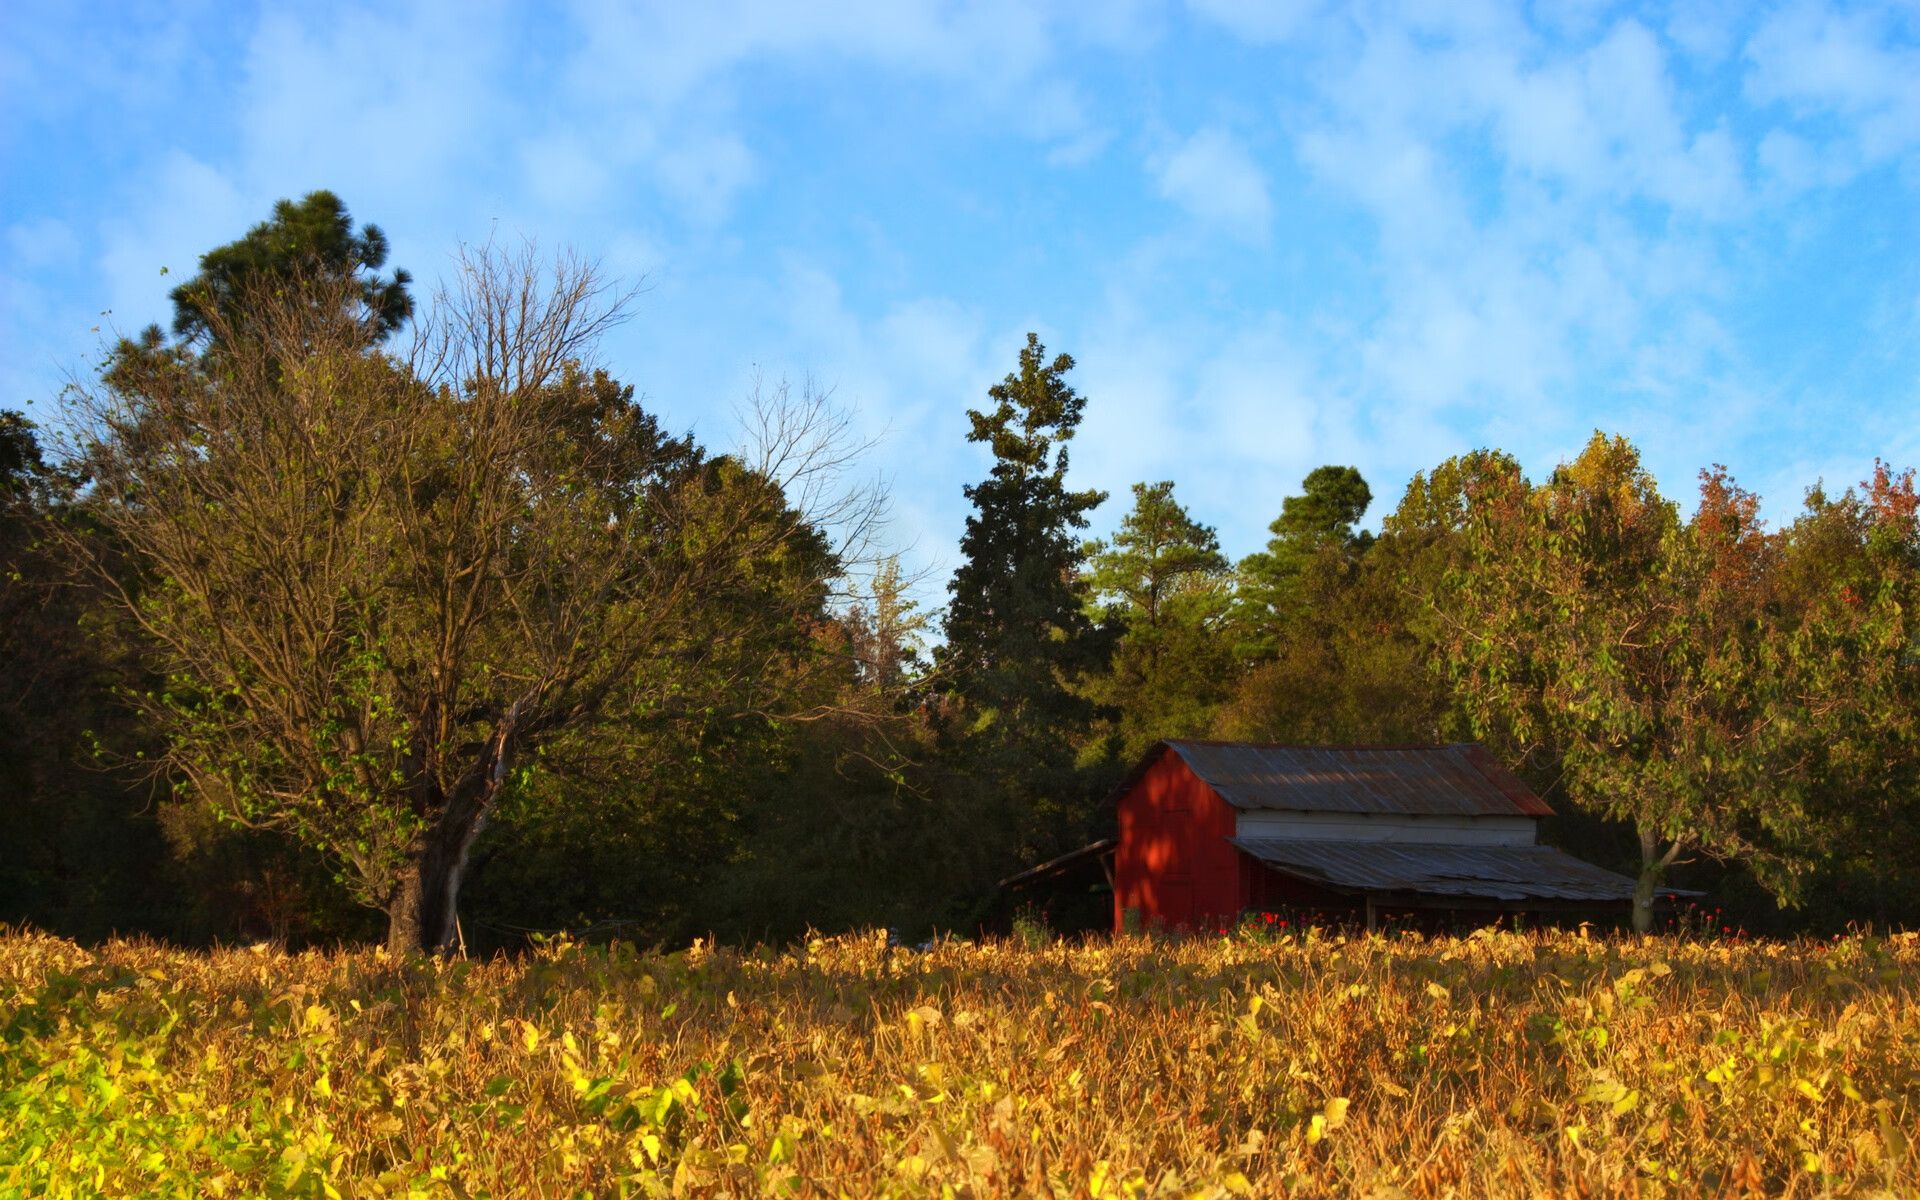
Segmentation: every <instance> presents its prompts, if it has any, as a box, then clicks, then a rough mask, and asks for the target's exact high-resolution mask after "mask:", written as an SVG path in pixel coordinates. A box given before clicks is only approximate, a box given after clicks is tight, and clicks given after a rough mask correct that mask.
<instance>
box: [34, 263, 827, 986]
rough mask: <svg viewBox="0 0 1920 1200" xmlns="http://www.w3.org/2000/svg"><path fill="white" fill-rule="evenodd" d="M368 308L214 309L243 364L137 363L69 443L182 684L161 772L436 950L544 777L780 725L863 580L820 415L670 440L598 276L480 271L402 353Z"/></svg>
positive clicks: (90, 401)
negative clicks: (629, 746) (655, 742)
mask: <svg viewBox="0 0 1920 1200" xmlns="http://www.w3.org/2000/svg"><path fill="white" fill-rule="evenodd" d="M364 288H365V281H364V280H363V279H362V278H361V277H360V276H359V275H358V274H357V273H354V272H347V273H337V272H336V273H321V274H318V275H306V276H301V277H297V278H294V279H291V280H289V279H286V278H283V277H280V276H277V275H267V276H261V277H258V278H247V277H241V278H239V279H237V280H236V281H234V282H233V283H232V285H231V292H230V295H229V296H228V297H227V299H225V300H223V302H222V303H220V304H216V305H207V306H204V307H202V308H200V309H198V310H197V311H199V312H200V314H201V319H202V320H204V322H205V332H204V335H203V336H204V344H205V345H208V346H211V347H213V348H215V350H216V352H214V353H195V352H194V350H195V346H194V345H188V346H185V347H176V348H172V350H171V352H169V353H167V354H147V355H140V356H129V357H123V358H122V359H121V361H120V362H119V363H117V364H116V365H115V367H114V369H113V370H111V371H109V372H108V374H107V376H106V377H105V378H104V379H103V381H102V383H101V384H100V385H99V386H98V387H96V388H92V389H86V390H82V391H79V392H77V393H75V394H74V395H73V396H72V397H71V399H70V409H69V415H70V418H71V421H72V424H73V425H74V427H75V430H76V436H77V438H78V446H77V450H78V451H79V453H80V456H81V458H82V460H83V461H84V463H85V466H86V468H87V470H88V471H89V472H90V473H91V475H92V478H93V485H92V491H91V493H90V496H89V512H90V514H91V515H92V517H93V519H95V520H97V521H99V522H100V523H101V524H102V525H103V526H104V527H106V528H107V529H108V530H110V531H111V532H112V534H113V535H114V538H115V539H116V541H117V544H119V545H120V546H122V547H124V549H125V552H126V553H127V554H129V555H130V556H131V558H132V560H133V561H134V562H136V563H137V564H139V566H140V569H141V572H142V578H141V581H140V584H139V586H137V587H135V586H128V585H125V584H118V585H116V586H118V587H119V595H120V598H121V601H122V603H123V606H124V609H125V611H126V612H127V614H128V615H129V617H130V618H131V619H132V620H133V621H134V622H136V623H137V625H138V627H139V629H140V630H141V631H142V633H143V634H144V636H145V637H146V638H147V639H148V641H149V643H150V645H151V647H152V661H153V663H154V666H155V668H156V670H157V671H158V672H159V673H160V675H161V677H162V678H164V680H165V684H164V686H162V687H159V688H156V689H154V690H152V691H151V692H149V693H147V694H144V695H142V696H141V697H139V701H140V703H141V705H142V707H143V709H144V712H145V714H146V716H147V717H148V719H150V720H152V721H153V722H155V723H156V725H157V726H158V727H159V728H161V729H163V730H165V732H166V735H167V749H166V753H165V754H164V756H163V759H162V762H161V767H162V768H163V769H164V770H165V771H166V772H167V773H168V774H169V775H170V776H172V777H173V778H175V779H176V780H178V781H179V783H180V784H181V785H182V786H183V787H184V788H185V789H188V790H190V791H191V792H192V793H193V794H195V795H197V796H199V797H201V798H202V799H203V800H205V801H206V802H207V803H210V804H212V805H214V806H216V807H217V808H218V809H219V810H220V811H222V812H223V813H225V814H226V815H227V816H228V817H229V818H231V819H232V820H234V821H236V822H240V823H244V824H249V825H263V826H273V827H279V828H284V829H286V830H289V831H290V832H291V833H292V834H293V835H294V836H295V837H297V838H298V839H300V840H301V841H302V842H303V843H305V844H307V845H309V846H312V847H314V848H316V849H319V850H321V851H324V852H325V853H326V854H328V855H329V856H331V857H332V858H333V859H334V860H335V861H336V862H338V863H339V864H340V865H341V868H342V870H343V872H344V874H345V876H346V878H347V880H348V882H349V883H350V885H351V886H352V887H353V889H354V891H355V893H356V894H357V895H358V896H359V898H360V899H362V900H363V901H364V902H366V903H368V904H370V905H373V906H375V907H378V908H379V909H381V910H382V911H384V912H385V914H386V915H387V919H388V931H389V932H388V943H389V945H390V946H391V947H392V948H393V949H394V950H396V951H414V950H418V949H428V950H434V949H439V948H442V947H445V946H446V945H448V944H449V942H450V940H451V939H452V938H453V936H454V931H455V925H454V922H455V912H456V905H457V903H458V898H459V894H460V887H461V884H462V881H463V878H464V875H465V872H466V869H467V865H468V856H469V853H470V851H471V849H472V847H473V844H474V841H475V839H476V838H477V837H478V836H479V834H480V833H481V831H482V830H483V829H484V828H485V827H486V826H487V824H488V823H489V821H490V820H492V819H493V818H494V817H495V815H496V814H497V813H498V812H500V810H501V809H502V807H503V806H504V805H506V804H508V803H509V802H512V801H515V800H516V799H517V798H522V797H526V796H530V795H539V794H540V791H539V784H540V780H541V778H542V773H543V771H546V770H548V769H550V766H549V764H554V763H557V762H558V761H560V760H563V759H566V758H569V757H573V756H577V755H587V754H591V753H594V752H596V751H599V750H600V749H601V748H603V747H605V746H606V745H608V744H610V743H611V744H618V743H619V742H620V740H621V739H622V737H623V736H625V735H631V734H632V733H633V732H634V731H645V730H650V729H657V728H659V727H660V726H661V725H662V724H663V723H667V722H673V721H678V720H688V719H700V718H704V717H709V716H711V715H712V714H731V713H741V714H758V715H761V716H777V715H779V714H781V713H782V712H783V711H784V706H785V704H786V703H787V701H788V699H789V697H788V696H787V695H784V694H780V693H778V692H776V691H774V690H773V683H774V681H778V680H783V679H786V678H789V677H790V673H791V669H792V668H794V667H795V666H796V664H804V663H805V662H806V661H808V660H809V656H810V655H811V654H812V646H811V642H810V639H809V638H808V636H807V630H808V628H809V625H810V622H812V621H814V620H816V619H818V618H819V617H821V616H822V615H823V609H824V602H825V596H826V582H825V581H826V580H827V579H828V578H829V577H830V576H831V575H833V574H834V573H835V572H836V571H837V570H838V564H837V562H836V556H835V554H834V552H833V548H832V547H831V546H830V545H829V544H828V543H827V540H826V538H825V536H824V535H823V534H822V532H821V524H820V522H821V521H823V520H829V519H830V518H831V517H832V516H834V515H836V514H831V513H827V514H823V513H821V512H818V511H816V512H812V513H807V512H801V511H798V510H797V509H796V508H795V507H794V505H793V504H792V503H791V502H790V500H789V497H790V496H792V495H796V494H809V495H823V494H825V493H824V492H823V491H822V489H821V488H820V487H818V486H817V485H818V484H819V482H820V476H821V474H822V472H823V470H827V469H828V468H829V467H830V466H831V465H833V464H837V463H838V462H839V457H838V455H837V454H836V453H835V452H834V451H832V450H831V449H828V448H823V445H822V443H821V442H820V441H819V439H818V437H817V436H816V435H817V434H818V433H819V428H818V425H817V423H814V422H810V421H809V419H808V415H807V413H806V412H802V413H801V414H800V415H799V416H797V417H791V418H789V417H783V418H781V419H780V420H776V421H774V422H772V423H771V425H770V427H771V428H773V429H775V430H776V431H778V432H779V434H780V436H778V437H775V438H773V439H771V440H769V441H766V442H765V443H763V444H764V445H765V446H766V447H767V449H766V451H765V453H764V454H761V455H759V456H754V455H751V454H744V455H730V456H722V457H709V456H708V455H707V454H705V453H704V452H703V451H702V450H701V449H700V448H699V447H697V446H695V445H694V444H693V443H692V442H691V441H690V440H689V439H687V438H682V437H674V436H671V435H669V434H667V433H666V432H665V431H664V430H662V428H661V427H660V425H659V423H658V421H657V420H656V419H655V418H654V417H653V416H652V415H651V414H649V413H647V412H646V411H645V410H643V409H642V408H641V407H640V406H639V405H638V404H636V403H635V401H634V398H633V392H632V389H631V388H629V387H626V386H624V385H622V384H620V383H618V382H616V381H615V380H614V379H613V378H611V377H610V376H609V375H607V374H606V373H605V372H604V371H601V370H599V369H596V368H595V367H594V366H593V365H592V355H593V352H594V348H595V345H596V342H597V339H598V337H599V336H600V335H601V334H602V333H603V332H604V331H605V330H606V329H607V328H608V327H609V325H610V324H611V323H612V322H613V321H614V320H616V319H617V317H618V313H619V306H618V303H617V297H612V296H610V294H609V293H608V291H607V290H606V288H605V287H604V286H603V285H602V284H601V282H600V281H599V280H598V278H597V277H596V276H595V275H594V273H593V272H592V271H591V270H589V269H587V268H586V267H584V266H582V265H580V264H578V263H576V262H573V261H570V260H562V261H561V262H559V263H557V264H555V265H553V266H551V267H542V266H541V265H540V264H539V263H538V262H536V261H535V260H534V259H533V257H532V256H531V254H530V253H529V254H527V255H523V256H519V257H510V256H507V255H505V254H503V253H501V252H499V251H496V250H493V249H486V250H481V251H477V252H470V253H468V254H466V255H464V256H463V258H462V260H461V263H460V269H459V274H458V277H457V280H456V282H455V283H454V285H453V286H452V288H451V289H450V290H448V291H447V292H445V293H443V294H442V295H441V296H440V297H438V299H437V301H436V303H435V305H434V306H433V309H432V311H431V312H430V313H429V314H428V316H427V317H426V319H425V320H424V321H423V323H422V324H421V326H420V327H419V328H418V330H417V332H416V336H415V338H414V339H413V341H412V342H411V344H410V345H408V346H407V347H406V348H405V349H404V351H403V352H401V353H399V354H393V353H389V352H387V351H385V350H384V349H383V341H384V339H385V337H386V335H387V333H388V332H389V331H390V323H389V316H390V310H389V309H388V308H386V307H385V306H383V305H382V304H380V303H375V302H372V301H370V300H369V299H368V297H367V293H366V292H365V290H364ZM343 314H349V315H351V317H352V319H350V320H344V319H342V315H343ZM195 337H196V338H199V337H202V335H201V334H200V333H199V332H198V331H195ZM816 415H817V414H816ZM809 430H811V433H810V432H809ZM856 507H858V503H857V502H856ZM839 515H846V514H839ZM87 549H88V548H87V547H86V546H85V545H76V546H75V550H76V552H86V551H87ZM103 577H104V578H107V580H108V582H109V583H110V584H111V583H113V582H114V580H113V578H112V576H111V575H110V574H107V573H104V572H103ZM716 631H717V632H716Z"/></svg>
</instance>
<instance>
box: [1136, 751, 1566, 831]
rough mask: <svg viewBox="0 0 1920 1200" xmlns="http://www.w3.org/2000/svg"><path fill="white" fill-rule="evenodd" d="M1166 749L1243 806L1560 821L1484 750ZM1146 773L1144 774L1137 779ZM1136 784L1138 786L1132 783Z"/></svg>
mask: <svg viewBox="0 0 1920 1200" xmlns="http://www.w3.org/2000/svg"><path fill="white" fill-rule="evenodd" d="M1164 750H1171V751H1173V752H1174V753H1175V754H1178V755H1179V756H1180V757H1181V759H1182V760H1184V761H1185V762H1186V764H1187V766H1188V767H1189V768H1190V769H1191V770H1192V771H1193V773H1194V774H1195V775H1197V776H1199V777H1200V779H1201V780H1202V781H1203V782H1204V783H1205V784H1206V785H1207V786H1208V787H1210V788H1212V789H1213V790H1214V791H1215V792H1218V793H1219V794H1220V797H1221V798H1222V799H1223V800H1225V801H1226V802H1227V803H1228V804H1231V805H1233V806H1234V807H1235V808H1243V809H1244V808H1266V809H1280V810H1285V811H1289V812H1336V813H1401V814H1407V815H1414V816H1470V817H1500V816H1524V817H1545V816H1552V815H1553V810H1552V809H1551V808H1548V807H1547V804H1546V802H1545V801H1544V800H1542V799H1540V797H1538V796H1536V795H1534V794H1533V791H1532V789H1530V788H1528V787H1527V785H1526V784H1524V783H1522V782H1521V781H1520V779H1519V777H1517V776H1516V775H1514V774H1513V772H1511V771H1509V770H1507V769H1506V768H1505V767H1503V766H1501V765H1500V764H1499V762H1497V761H1496V760H1495V759H1494V757H1493V755H1491V754H1489V753H1487V751H1486V750H1485V749H1483V748H1482V747H1480V746H1476V745H1471V744H1465V743H1462V744H1455V745H1444V746H1265V745H1257V744H1254V743H1250V742H1201V741H1188V740H1184V739H1182V740H1171V741H1165V742H1162V743H1160V745H1159V746H1157V747H1155V748H1154V749H1153V750H1152V751H1150V752H1149V753H1148V754H1147V757H1146V759H1145V761H1144V762H1142V764H1141V768H1142V769H1143V770H1144V768H1145V767H1146V766H1148V765H1150V764H1151V763H1152V762H1153V761H1154V760H1155V759H1157V758H1158V757H1159V755H1160V754H1161V753H1162V752H1163V751H1164ZM1137 777H1138V775H1137V773H1136V776H1135V778H1137ZM1124 786H1131V780H1130V781H1129V783H1128V784H1127V785H1124Z"/></svg>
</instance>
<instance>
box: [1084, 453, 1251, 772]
mask: <svg viewBox="0 0 1920 1200" xmlns="http://www.w3.org/2000/svg"><path fill="white" fill-rule="evenodd" d="M1087 551H1088V554H1089V570H1088V572H1087V581H1088V584H1089V585H1090V586H1091V588H1092V590H1093V592H1094V593H1095V595H1096V597H1098V598H1099V599H1101V600H1103V601H1105V602H1106V610H1105V613H1104V617H1105V620H1106V621H1107V622H1108V623H1109V624H1110V625H1112V626H1114V627H1115V628H1116V629H1117V630H1118V631H1119V641H1118V643H1117V644H1116V645H1115V648H1114V656H1113V664H1112V668H1111V670H1109V671H1108V672H1107V673H1106V674H1105V675H1104V676H1102V677H1101V678H1100V679H1099V680H1098V681H1097V682H1096V683H1095V685H1094V687H1093V688H1092V694H1093V695H1094V696H1095V698H1096V699H1098V700H1100V701H1102V702H1103V703H1105V704H1106V705H1108V706H1109V707H1111V708H1113V709H1114V710H1116V712H1117V718H1116V719H1117V725H1116V730H1115V732H1116V733H1117V734H1118V744H1117V746H1116V747H1115V749H1116V750H1117V751H1118V752H1119V753H1120V754H1121V756H1122V757H1124V758H1126V759H1128V760H1131V759H1133V758H1135V757H1137V756H1138V755H1139V754H1141V753H1142V752H1144V751H1145V749H1146V748H1147V747H1148V746H1149V745H1151V744H1152V743H1153V742H1155V741H1157V740H1159V739H1161V738H1165V737H1179V736H1192V735H1195V734H1202V733H1205V732H1206V731H1207V728H1208V726H1209V724H1210V723H1211V720H1212V715H1213V710H1214V708H1215V707H1216V706H1217V705H1218V704H1219V703H1220V701H1221V700H1222V699H1224V698H1225V694H1226V689H1227V688H1228V687H1229V686H1230V684H1231V680H1232V670H1231V667H1232V664H1231V661H1230V658H1229V656H1228V654H1227V653H1226V651H1227V649H1228V647H1227V645H1226V639H1224V638H1223V637H1221V636H1220V626H1221V624H1222V623H1223V620H1224V618H1225V615H1226V611H1227V605H1228V602H1229V595H1230V593H1229V591H1228V587H1227V575H1228V572H1227V560H1226V558H1225V557H1224V556H1223V555H1222V554H1221V553H1220V540H1219V538H1218V537H1217V536H1216V535H1215V533H1214V531H1213V529H1212V528H1211V527H1209V526H1206V525H1202V524H1201V523H1199V522H1198V521H1195V520H1194V519H1193V518H1192V517H1191V516H1190V515H1188V513H1187V510H1186V509H1185V508H1183V507H1181V505H1180V502H1179V501H1178V500H1176V499H1174V496H1173V484H1172V482H1171V481H1163V482H1160V483H1155V484H1145V483H1136V484H1134V485H1133V510H1132V511H1131V512H1129V513H1128V514H1127V515H1126V516H1125V517H1124V518H1123V519H1122V520H1121V522H1120V529H1119V531H1118V532H1116V533H1115V534H1114V536H1113V542H1112V544H1111V545H1109V544H1108V543H1105V542H1095V543H1093V544H1091V545H1090V546H1088V547H1087Z"/></svg>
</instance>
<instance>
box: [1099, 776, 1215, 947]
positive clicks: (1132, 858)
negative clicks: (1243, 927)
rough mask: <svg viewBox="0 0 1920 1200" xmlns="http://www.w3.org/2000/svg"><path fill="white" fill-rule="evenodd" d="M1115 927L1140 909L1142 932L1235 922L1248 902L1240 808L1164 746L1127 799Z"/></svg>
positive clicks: (1116, 875)
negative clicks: (1234, 841)
mask: <svg viewBox="0 0 1920 1200" xmlns="http://www.w3.org/2000/svg"><path fill="white" fill-rule="evenodd" d="M1118 816H1119V821H1120V845H1119V848H1118V851H1117V852H1116V854H1115V857H1114V864H1113V927H1114V929H1115V930H1116V931H1118V930H1120V929H1122V928H1123V927H1124V922H1125V920H1126V911H1127V910H1128V909H1129V908H1133V909H1137V910H1139V919H1140V923H1141V928H1143V929H1152V928H1155V927H1156V926H1164V927H1165V928H1168V929H1194V928H1198V927H1200V926H1204V925H1211V924H1213V923H1215V922H1216V921H1232V920H1233V919H1234V918H1235V917H1236V916H1238V915H1239V913H1240V910H1241V908H1242V907H1244V906H1245V904H1246V901H1247V896H1246V887H1247V879H1246V878H1245V876H1246V873H1247V871H1248V867H1247V864H1246V858H1245V856H1244V855H1242V854H1241V853H1240V852H1239V851H1238V850H1236V849H1235V848H1234V847H1233V846H1232V845H1231V844H1230V843H1229V842H1228V841H1227V839H1228V838H1230V837H1232V836H1233V835H1234V810H1233V809H1232V808H1231V807H1230V806H1228V804H1227V802H1226V801H1224V800H1222V799H1221V798H1220V796H1219V795H1218V794H1217V793H1216V792H1215V791H1214V790H1213V789H1212V788H1210V787H1208V786H1207V785H1206V784H1205V783H1203V782H1202V781H1201V780H1200V777H1199V776H1197V775H1195V774H1194V773H1193V771H1192V770H1191V769H1190V768H1189V767H1188V766H1187V764H1186V763H1185V762H1184V761H1182V760H1181V758H1180V756H1179V755H1178V754H1175V753H1173V752H1172V751H1171V750H1168V749H1165V748H1163V749H1162V750H1161V751H1160V752H1159V754H1158V755H1157V756H1156V758H1155V760H1154V762H1153V763H1152V765H1151V766H1149V767H1148V768H1147V769H1146V770H1145V771H1142V772H1140V773H1139V775H1138V776H1137V777H1136V778H1135V780H1134V782H1133V785H1132V786H1131V787H1129V788H1128V789H1127V791H1126V792H1125V793H1124V794H1123V795H1122V796H1121V797H1120V801H1119V813H1118Z"/></svg>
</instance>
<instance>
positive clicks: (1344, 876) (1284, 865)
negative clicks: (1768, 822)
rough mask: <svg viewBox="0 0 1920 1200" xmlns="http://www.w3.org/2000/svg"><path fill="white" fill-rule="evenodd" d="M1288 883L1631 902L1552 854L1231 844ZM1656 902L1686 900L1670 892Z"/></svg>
mask: <svg viewBox="0 0 1920 1200" xmlns="http://www.w3.org/2000/svg"><path fill="white" fill-rule="evenodd" d="M1229 840H1230V841H1231V842H1232V843H1233V844H1234V845H1236V846H1238V847H1240V849H1242V850H1244V851H1246V852H1247V853H1248V854H1251V855H1253V857H1255V858H1257V859H1259V860H1260V861H1261V862H1263V863H1265V864H1267V865H1268V866H1270V867H1273V868H1274V869H1276V870H1278V871H1282V872H1284V873H1286V874H1288V875H1293V876H1296V877H1298V878H1300V879H1305V880H1308V881H1310V882H1313V883H1319V884H1326V885H1328V886H1331V887H1335V888H1344V889H1348V890H1351V891H1361V892H1420V893H1424V894H1427V895H1438V896H1474V897H1486V898H1490V899H1495V900H1569V901H1597V900H1609V901H1611V900H1631V899H1633V880H1631V879H1629V878H1627V877H1626V876H1625V875H1618V874H1615V873H1614V872H1612V871H1608V870H1605V869H1604V868H1601V867H1596V866H1594V865H1593V864H1592V863H1588V862H1582V861H1580V860H1579V859H1577V858H1574V857H1573V856H1571V855H1568V854H1562V853H1561V852H1560V851H1558V850H1555V849H1554V848H1553V847H1551V846H1438V845H1430V844H1425V843H1413V842H1332V841H1327V842H1320V841H1294V840H1282V839H1278V838H1231V839H1229ZM1660 892H1661V894H1662V895H1680V894H1686V895H1692V894H1694V893H1681V892H1680V891H1679V890H1678V889H1675V888H1662V889H1660Z"/></svg>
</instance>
